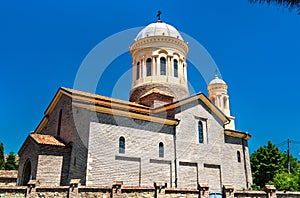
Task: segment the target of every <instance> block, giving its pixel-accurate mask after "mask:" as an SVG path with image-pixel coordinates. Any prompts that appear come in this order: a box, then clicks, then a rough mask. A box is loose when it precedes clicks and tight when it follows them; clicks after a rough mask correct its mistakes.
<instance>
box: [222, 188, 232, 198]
mask: <svg viewBox="0 0 300 198" xmlns="http://www.w3.org/2000/svg"><path fill="white" fill-rule="evenodd" d="M233 191H234V187H233V185H224V186H223V192H224V195H225V197H226V198H234V192H233Z"/></svg>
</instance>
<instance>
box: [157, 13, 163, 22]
mask: <svg viewBox="0 0 300 198" xmlns="http://www.w3.org/2000/svg"><path fill="white" fill-rule="evenodd" d="M161 13H162V12H161V11H160V10H158V12H157V15H156V17H157V21H160V15H161Z"/></svg>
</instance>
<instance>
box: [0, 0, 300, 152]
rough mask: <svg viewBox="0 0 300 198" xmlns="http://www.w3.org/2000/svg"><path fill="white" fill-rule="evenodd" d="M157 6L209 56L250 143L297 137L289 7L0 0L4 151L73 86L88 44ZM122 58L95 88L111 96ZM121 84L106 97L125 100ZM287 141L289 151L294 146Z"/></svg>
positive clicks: (299, 48)
mask: <svg viewBox="0 0 300 198" xmlns="http://www.w3.org/2000/svg"><path fill="white" fill-rule="evenodd" d="M158 10H162V12H163V14H162V20H163V21H165V22H167V23H170V24H172V25H174V26H175V27H176V28H177V29H178V30H180V31H182V32H184V33H186V34H189V35H190V36H192V37H193V38H195V39H196V40H197V41H198V42H200V43H201V44H202V45H203V46H204V47H205V48H206V49H207V50H208V52H209V53H210V55H211V56H212V57H213V59H214V61H215V62H216V64H217V65H218V67H219V69H220V71H221V74H222V77H223V78H224V80H225V81H226V82H227V84H228V85H229V94H230V102H231V104H230V105H231V112H232V114H233V115H234V116H236V127H237V129H239V130H242V131H248V132H249V133H250V134H252V139H251V140H250V141H249V148H250V151H251V152H253V151H254V150H256V149H257V148H258V147H259V146H260V145H265V144H266V142H267V140H269V139H270V140H272V142H273V143H275V144H276V143H280V142H282V141H284V140H287V139H288V138H290V139H292V140H296V141H300V135H299V134H300V125H299V123H300V116H299V112H300V102H299V101H300V100H299V98H300V89H299V71H300V58H299V57H300V38H299V35H300V16H299V15H297V14H296V11H292V12H290V11H288V10H287V9H285V8H280V7H277V6H267V5H258V4H250V3H248V1H247V0H240V1H221V0H219V1H189V0H184V1H181V0H176V1H171V0H160V1H159V0H152V1H149V0H140V1H133V0H132V1H57V0H53V1H37V0H36V1H32V0H28V1H5V2H1V3H0V28H1V29H0V66H1V73H0V74H1V78H0V89H1V97H0V109H1V111H0V142H3V143H4V145H5V152H6V153H8V152H10V151H14V152H17V151H18V150H19V148H20V146H21V145H22V144H23V142H24V140H25V138H26V137H27V135H28V134H29V132H30V131H32V130H34V129H35V128H36V126H37V125H38V123H39V122H40V120H41V119H42V117H43V112H44V110H45V109H46V107H47V106H48V104H49V103H50V101H51V99H52V97H53V96H54V94H55V92H56V91H57V89H58V88H59V87H60V86H64V87H70V88H72V87H73V83H74V79H75V76H76V73H77V71H78V69H79V67H80V65H81V62H82V61H83V60H84V58H85V56H86V55H87V54H88V53H89V52H90V50H92V48H93V47H95V46H96V45H97V44H98V43H99V42H101V41H102V40H103V39H105V38H107V37H108V36H110V35H112V34H115V33H117V32H119V31H122V30H126V29H128V28H133V27H138V26H145V25H147V24H149V23H151V22H154V21H156V17H155V15H156V12H157V11H158ZM130 66H131V59H130V54H129V53H125V54H124V55H122V56H120V57H119V58H118V59H117V60H115V61H114V62H113V63H112V64H111V66H110V67H108V69H107V70H106V71H105V73H104V74H105V75H103V76H102V78H101V80H100V82H99V86H98V92H99V94H102V95H106V96H111V95H112V91H111V90H112V89H113V87H114V85H115V84H116V82H117V81H118V79H119V78H120V76H121V75H122V73H124V72H125V71H127V70H128V69H129V68H130ZM188 68H189V70H188V72H189V73H188V77H189V80H190V83H191V84H192V85H193V87H194V89H195V91H196V92H204V93H207V91H206V84H205V82H204V80H203V78H202V77H201V75H199V74H197V72H195V70H194V69H193V68H194V67H192V66H190V67H188ZM127 88H128V89H129V88H130V83H129V84H128V85H127ZM128 89H127V90H125V89H123V92H122V93H121V92H120V93H119V96H118V94H114V97H118V98H121V99H128V98H126V97H127V96H128V93H129V90H128ZM291 146H292V153H293V155H294V156H297V155H298V153H299V152H300V145H297V144H292V145H291ZM281 149H282V150H284V149H285V147H284V146H283V147H281ZM298 157H299V156H298Z"/></svg>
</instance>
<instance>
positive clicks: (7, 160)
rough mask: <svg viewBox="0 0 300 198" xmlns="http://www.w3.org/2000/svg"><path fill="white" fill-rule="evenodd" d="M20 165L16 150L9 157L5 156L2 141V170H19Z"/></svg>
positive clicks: (0, 147)
mask: <svg viewBox="0 0 300 198" xmlns="http://www.w3.org/2000/svg"><path fill="white" fill-rule="evenodd" d="M18 166H19V165H18V161H17V160H16V155H15V154H14V152H10V153H9V154H8V155H7V157H5V155H4V145H3V143H2V142H0V170H17V169H18Z"/></svg>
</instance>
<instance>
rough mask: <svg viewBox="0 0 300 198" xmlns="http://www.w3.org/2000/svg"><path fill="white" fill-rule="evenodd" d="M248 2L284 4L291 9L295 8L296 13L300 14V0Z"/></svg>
mask: <svg viewBox="0 0 300 198" xmlns="http://www.w3.org/2000/svg"><path fill="white" fill-rule="evenodd" d="M248 1H249V2H250V3H266V4H268V5H270V4H277V5H279V6H284V7H287V8H289V9H290V10H292V9H297V11H298V14H300V0H248Z"/></svg>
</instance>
